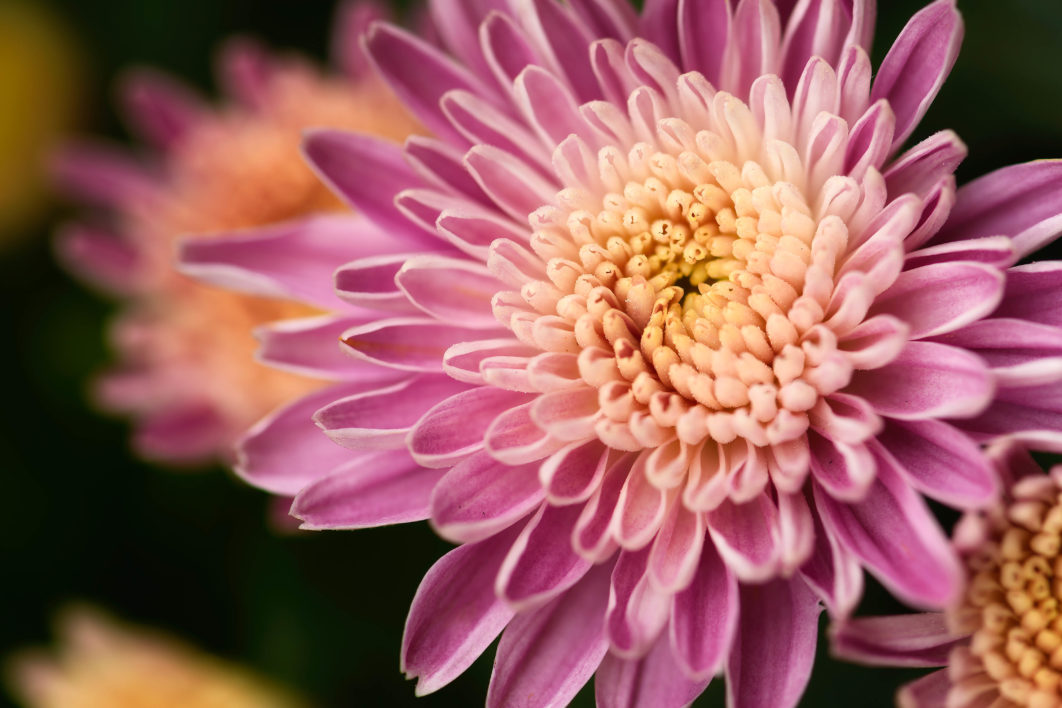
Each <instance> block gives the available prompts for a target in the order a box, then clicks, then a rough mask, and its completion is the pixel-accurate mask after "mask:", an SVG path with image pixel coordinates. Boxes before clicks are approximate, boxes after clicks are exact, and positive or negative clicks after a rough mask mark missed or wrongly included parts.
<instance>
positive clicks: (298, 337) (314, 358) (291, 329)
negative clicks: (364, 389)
mask: <svg viewBox="0 0 1062 708" xmlns="http://www.w3.org/2000/svg"><path fill="white" fill-rule="evenodd" d="M362 321H364V319H363V318H360V317H347V316H333V315H321V316H319V317H308V318H300V319H291V320H283V321H281V322H275V323H272V324H268V325H263V326H261V327H258V328H256V329H255V330H254V336H255V337H256V338H257V339H258V341H259V343H260V346H259V348H258V351H257V352H256V353H255V358H256V359H258V360H259V361H261V362H263V363H266V364H269V365H270V366H272V367H275V368H278V369H284V370H286V371H292V372H294V373H297V374H302V375H304V376H313V377H315V378H319V379H331V380H342V379H354V378H357V379H359V380H362V381H364V380H365V379H366V378H368V379H372V378H385V377H386V378H393V377H394V372H393V371H389V370H388V369H386V368H384V367H382V366H373V365H372V364H369V363H368V362H362V361H359V360H357V359H354V358H352V357H349V356H347V355H345V354H344V353H343V352H342V351H341V350H340V348H339V337H340V335H342V334H343V332H345V331H346V330H348V329H350V328H351V327H353V326H354V325H355V324H356V323H360V322H362Z"/></svg>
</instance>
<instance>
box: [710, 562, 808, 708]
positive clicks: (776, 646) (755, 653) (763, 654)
mask: <svg viewBox="0 0 1062 708" xmlns="http://www.w3.org/2000/svg"><path fill="white" fill-rule="evenodd" d="M819 612H820V608H819V603H818V599H817V598H816V597H815V594H814V593H812V592H811V589H810V588H808V586H807V585H806V584H805V583H804V582H803V581H802V580H800V579H799V578H792V579H788V580H787V579H776V580H772V581H771V582H768V583H764V584H761V585H742V586H741V620H740V622H739V623H738V631H737V636H736V637H735V639H734V646H733V647H732V648H731V650H730V657H729V660H728V661H727V668H726V693H727V705H728V706H730V707H731V708H762V706H771V708H789V707H790V706H795V705H796V704H797V701H799V700H800V695H801V694H802V693H803V692H804V687H805V686H806V685H807V682H808V678H809V677H810V676H811V666H812V664H813V663H814V661H815V644H816V640H817V639H818V616H819Z"/></svg>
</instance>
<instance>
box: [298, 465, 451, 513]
mask: <svg viewBox="0 0 1062 708" xmlns="http://www.w3.org/2000/svg"><path fill="white" fill-rule="evenodd" d="M441 476H442V473H441V472H439V471H438V470H426V469H424V468H423V467H421V466H420V465H418V464H416V463H415V462H413V460H412V458H410V456H409V453H408V452H406V451H405V450H383V451H379V452H372V453H369V454H366V455H362V456H361V457H358V458H357V459H354V460H351V461H350V462H348V463H347V464H345V465H343V466H342V467H340V468H339V469H337V470H335V471H334V472H332V473H331V474H329V475H328V476H326V477H322V478H321V479H319V480H317V481H316V482H311V483H310V484H309V485H308V486H307V487H305V488H304V489H303V490H302V491H300V492H299V493H298V494H297V495H296V496H295V502H294V504H292V507H291V513H292V515H293V516H296V517H298V518H300V519H302V521H303V524H302V526H301V528H303V529H363V528H371V527H373V526H385V525H388V524H403V523H407V522H410V521H422V520H424V519H426V518H428V512H429V509H428V507H429V504H428V499H429V497H430V496H431V491H432V489H433V488H434V487H435V484H436V482H438V481H439V478H440V477H441Z"/></svg>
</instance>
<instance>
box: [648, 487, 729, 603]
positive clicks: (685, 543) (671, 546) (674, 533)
mask: <svg viewBox="0 0 1062 708" xmlns="http://www.w3.org/2000/svg"><path fill="white" fill-rule="evenodd" d="M706 533H707V526H706V525H705V519H704V514H702V513H700V512H696V511H690V510H689V509H687V508H686V506H685V505H684V504H681V503H672V505H671V511H670V512H668V517H667V519H666V520H665V521H664V525H663V526H662V527H661V529H660V532H659V533H657V535H656V538H655V539H653V548H652V551H651V552H650V555H649V579H650V580H651V581H652V582H653V585H654V587H656V588H657V589H658V590H660V591H662V592H669V593H674V592H678V591H679V590H681V589H682V588H684V587H686V586H687V584H688V583H689V582H690V580H691V579H692V578H693V576H694V573H695V571H696V569H697V563H698V560H699V559H701V556H702V552H701V549H702V548H704V540H705V535H706ZM709 552H710V553H714V550H706V551H705V553H709Z"/></svg>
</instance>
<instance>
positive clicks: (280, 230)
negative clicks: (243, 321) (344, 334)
mask: <svg viewBox="0 0 1062 708" xmlns="http://www.w3.org/2000/svg"><path fill="white" fill-rule="evenodd" d="M380 238H386V237H385V236H381V232H380V230H379V229H378V228H377V227H376V226H375V225H373V224H372V223H371V222H369V221H367V220H365V219H360V218H357V217H350V216H318V217H312V218H309V219H305V220H303V221H294V222H290V223H286V224H279V225H277V226H270V227H266V228H263V229H257V230H252V231H242V232H235V233H232V234H224V235H222V234H218V235H212V236H194V237H189V238H185V239H183V240H182V241H181V242H180V246H179V253H178V270H180V271H181V272H182V273H184V274H185V275H188V276H191V277H193V278H197V279H199V280H203V281H206V282H208V283H212V284H214V285H219V286H221V287H223V288H228V289H231V290H239V291H242V292H248V293H251V294H254V295H264V296H267V297H281V298H289V299H294V300H300V301H302V302H307V303H310V304H313V305H318V306H320V307H322V308H323V309H327V310H333V309H339V308H341V307H342V303H341V302H340V301H339V299H338V298H337V297H336V294H335V292H334V290H333V288H332V272H333V271H334V270H335V269H336V266H338V265H341V264H343V263H346V262H347V261H349V260H352V259H354V258H356V257H358V256H360V255H363V253H364V250H365V247H366V244H370V247H371V244H373V243H374V241H376V240H378V239H380Z"/></svg>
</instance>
